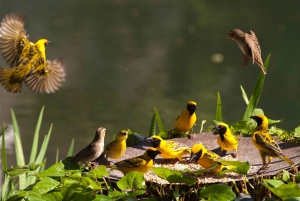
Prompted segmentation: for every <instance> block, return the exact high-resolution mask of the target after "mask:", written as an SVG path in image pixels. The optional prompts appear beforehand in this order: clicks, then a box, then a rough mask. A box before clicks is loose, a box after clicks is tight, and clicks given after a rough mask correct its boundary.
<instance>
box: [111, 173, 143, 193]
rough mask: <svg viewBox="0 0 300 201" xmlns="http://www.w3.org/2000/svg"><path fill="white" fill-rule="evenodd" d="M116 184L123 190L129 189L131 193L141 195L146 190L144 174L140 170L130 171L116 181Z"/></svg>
mask: <svg viewBox="0 0 300 201" xmlns="http://www.w3.org/2000/svg"><path fill="white" fill-rule="evenodd" d="M117 186H118V187H119V189H121V190H123V191H127V192H128V191H130V192H131V195H133V196H136V195H142V194H144V193H145V192H146V190H145V189H146V184H145V179H144V174H142V173H140V172H136V171H133V172H130V173H128V174H126V175H125V176H124V177H122V178H121V179H120V180H119V181H118V182H117Z"/></svg>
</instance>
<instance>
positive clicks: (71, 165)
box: [62, 156, 80, 170]
mask: <svg viewBox="0 0 300 201" xmlns="http://www.w3.org/2000/svg"><path fill="white" fill-rule="evenodd" d="M62 163H63V165H64V169H66V170H78V169H79V168H80V166H79V164H78V162H77V161H75V159H74V157H72V156H69V157H67V158H65V159H64V160H62Z"/></svg>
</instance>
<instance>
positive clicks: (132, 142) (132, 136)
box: [126, 129, 144, 147]
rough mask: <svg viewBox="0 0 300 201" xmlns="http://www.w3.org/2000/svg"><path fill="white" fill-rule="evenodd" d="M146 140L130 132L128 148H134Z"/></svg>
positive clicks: (127, 141) (127, 142)
mask: <svg viewBox="0 0 300 201" xmlns="http://www.w3.org/2000/svg"><path fill="white" fill-rule="evenodd" d="M127 130H130V129H127ZM143 140H144V137H143V136H141V135H140V134H137V133H132V132H131V133H129V132H128V138H127V140H126V146H127V147H132V146H134V145H136V144H138V143H140V142H141V141H143Z"/></svg>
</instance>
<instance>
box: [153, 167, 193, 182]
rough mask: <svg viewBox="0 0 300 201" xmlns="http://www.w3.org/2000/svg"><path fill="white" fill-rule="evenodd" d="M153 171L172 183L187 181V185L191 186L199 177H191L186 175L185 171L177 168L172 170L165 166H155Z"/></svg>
mask: <svg viewBox="0 0 300 201" xmlns="http://www.w3.org/2000/svg"><path fill="white" fill-rule="evenodd" d="M152 171H153V172H154V173H155V174H156V175H157V176H159V177H160V178H162V179H165V180H167V181H168V182H170V183H185V184H186V185H188V186H190V185H193V184H195V183H196V182H197V181H198V179H196V178H194V177H190V176H187V175H184V174H183V173H181V172H179V171H177V170H170V169H168V168H164V167H153V168H152Z"/></svg>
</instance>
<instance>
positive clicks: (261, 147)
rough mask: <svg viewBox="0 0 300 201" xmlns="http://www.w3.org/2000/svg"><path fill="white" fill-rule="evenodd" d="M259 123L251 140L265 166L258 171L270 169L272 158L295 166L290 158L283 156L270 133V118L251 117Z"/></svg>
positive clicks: (262, 116)
mask: <svg viewBox="0 0 300 201" xmlns="http://www.w3.org/2000/svg"><path fill="white" fill-rule="evenodd" d="M250 118H251V119H254V120H255V121H256V123H257V125H256V128H255V129H254V131H253V133H252V135H251V138H252V142H253V144H254V146H255V147H256V148H257V149H258V151H259V154H260V157H261V160H262V163H263V166H262V167H261V168H260V169H259V170H258V172H259V171H260V170H264V169H267V168H269V166H268V165H269V164H270V163H271V161H272V157H277V158H281V159H283V160H284V161H285V162H287V163H288V164H289V165H291V166H292V165H293V164H294V162H293V161H291V160H290V159H289V158H288V157H286V156H285V155H283V153H282V151H281V149H280V147H279V146H278V144H277V142H276V141H275V140H274V139H273V138H272V136H271V135H270V133H269V128H268V118H267V117H266V116H264V115H257V116H251V117H250ZM266 157H268V163H267V162H266Z"/></svg>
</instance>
